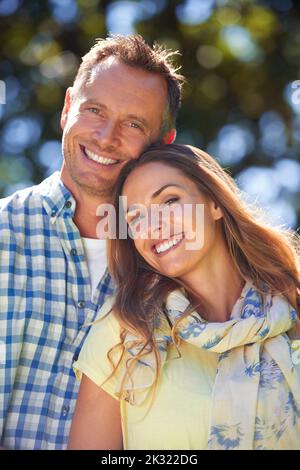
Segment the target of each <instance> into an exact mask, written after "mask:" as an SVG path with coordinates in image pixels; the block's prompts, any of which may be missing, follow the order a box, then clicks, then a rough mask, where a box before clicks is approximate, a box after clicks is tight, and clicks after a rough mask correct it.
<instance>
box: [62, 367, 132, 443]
mask: <svg viewBox="0 0 300 470" xmlns="http://www.w3.org/2000/svg"><path fill="white" fill-rule="evenodd" d="M122 448H123V440H122V427H121V414H120V403H119V401H118V400H116V399H114V398H113V397H111V396H110V395H109V394H108V393H107V392H105V391H104V390H103V389H102V388H100V387H99V386H98V385H96V384H95V383H94V382H92V381H91V380H90V379H89V378H88V377H87V376H86V375H84V374H83V375H82V380H81V384H80V389H79V394H78V399H77V404H76V408H75V413H74V417H73V422H72V427H71V432H70V437H69V444H68V449H73V450H74V449H77V450H84V449H95V450H104V449H106V450H120V449H122Z"/></svg>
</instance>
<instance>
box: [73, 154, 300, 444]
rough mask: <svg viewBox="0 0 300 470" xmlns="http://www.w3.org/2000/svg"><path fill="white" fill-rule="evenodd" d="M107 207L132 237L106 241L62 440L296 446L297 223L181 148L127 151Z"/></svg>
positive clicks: (299, 414) (299, 417)
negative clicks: (265, 216)
mask: <svg viewBox="0 0 300 470" xmlns="http://www.w3.org/2000/svg"><path fill="white" fill-rule="evenodd" d="M119 196H123V198H122V201H121V203H120V206H119V205H118V202H119ZM125 197H126V198H127V199H126V201H125ZM115 207H117V208H118V207H119V209H118V210H117V212H118V213H117V220H119V221H121V222H122V220H123V219H122V217H123V216H124V217H125V218H126V222H127V224H128V228H129V231H130V235H131V237H127V239H114V240H113V239H112V240H110V241H109V245H108V259H109V267H110V270H111V273H112V275H113V277H114V279H115V281H116V285H117V293H116V295H115V297H114V298H113V299H111V300H110V302H109V303H108V304H106V305H105V306H104V307H103V309H102V315H101V318H100V320H99V321H97V322H96V323H95V324H94V325H93V326H92V328H91V331H90V333H89V336H88V339H87V340H86V343H85V345H84V347H83V349H82V352H81V354H80V356H79V359H78V361H77V363H75V370H76V371H77V373H78V376H81V374H82V381H81V386H80V392H79V398H78V403H77V407H76V411H75V416H74V420H73V424H72V429H71V434H70V443H69V447H70V448H77V449H80V448H81V449H88V448H94V449H120V448H122V446H123V447H124V448H125V449H300V364H299V363H300V354H299V350H300V341H299V340H297V339H295V338H297V337H299V338H300V336H297V335H298V334H299V317H298V314H299V285H300V283H299V265H298V257H297V250H298V248H299V239H298V238H297V236H296V234H292V233H288V232H279V231H277V230H276V229H274V228H271V227H268V226H267V225H266V224H264V223H263V222H261V221H258V220H257V218H256V217H255V215H254V214H253V213H252V212H251V211H250V210H249V208H247V207H246V206H245V204H244V203H243V202H242V201H241V199H240V197H239V193H238V190H237V188H236V185H235V183H234V181H233V180H232V178H231V177H230V176H229V175H228V174H227V173H225V171H223V170H222V169H221V167H220V166H219V165H218V163H217V162H216V161H215V160H214V159H213V158H211V157H210V156H209V155H207V154H206V153H205V152H203V151H201V150H198V149H196V148H193V147H190V146H183V145H166V146H159V147H152V148H150V149H149V150H147V151H146V152H145V153H144V154H143V155H142V156H141V158H140V159H139V160H138V161H132V162H130V163H128V164H127V165H126V166H125V167H124V169H123V170H122V173H121V174H120V177H119V179H118V183H117V187H116V191H115ZM119 212H120V213H119ZM298 348H299V349H298Z"/></svg>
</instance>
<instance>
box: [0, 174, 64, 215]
mask: <svg viewBox="0 0 300 470" xmlns="http://www.w3.org/2000/svg"><path fill="white" fill-rule="evenodd" d="M57 179H59V172H56V173H53V174H52V175H51V176H49V177H48V178H46V179H44V180H43V181H42V182H41V183H39V184H36V185H33V186H30V187H28V188H24V189H20V190H18V191H16V192H15V193H13V194H11V195H10V196H8V197H5V198H2V199H0V217H1V216H4V214H5V213H11V212H15V211H19V210H22V211H26V208H29V207H35V206H36V207H41V198H42V197H43V196H44V195H45V194H46V193H47V192H48V191H49V187H51V186H53V184H54V183H56V182H57Z"/></svg>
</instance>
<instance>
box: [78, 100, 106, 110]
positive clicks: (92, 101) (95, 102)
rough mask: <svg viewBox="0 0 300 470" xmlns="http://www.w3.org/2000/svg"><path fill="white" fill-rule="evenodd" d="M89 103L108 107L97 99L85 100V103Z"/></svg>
mask: <svg viewBox="0 0 300 470" xmlns="http://www.w3.org/2000/svg"><path fill="white" fill-rule="evenodd" d="M87 104H94V105H96V106H99V107H100V108H104V109H107V106H105V104H103V103H99V101H97V100H92V99H89V100H86V101H84V102H83V105H87Z"/></svg>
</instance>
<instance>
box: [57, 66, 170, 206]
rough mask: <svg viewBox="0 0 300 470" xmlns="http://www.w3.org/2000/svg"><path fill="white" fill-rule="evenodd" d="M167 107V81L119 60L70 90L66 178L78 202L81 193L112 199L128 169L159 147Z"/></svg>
mask: <svg viewBox="0 0 300 470" xmlns="http://www.w3.org/2000/svg"><path fill="white" fill-rule="evenodd" d="M166 103H167V85H166V82H165V80H164V79H163V78H162V77H160V76H158V75H155V74H152V73H148V72H145V71H143V70H139V69H134V68H132V67H128V66H127V65H125V64H124V63H122V62H121V61H118V60H117V59H115V58H108V59H106V60H104V61H103V62H101V63H100V64H99V65H97V66H96V67H95V68H94V70H93V73H92V76H91V81H90V83H89V84H88V85H85V84H83V85H82V86H81V87H80V89H78V90H77V89H75V90H74V89H68V91H67V94H66V98H65V105H64V109H63V112H62V117H61V126H62V129H63V154H64V164H63V168H62V173H61V176H62V180H63V181H64V183H65V184H66V185H67V187H68V188H69V189H70V190H71V191H72V192H73V194H74V195H75V197H76V194H78V191H79V192H82V191H83V192H84V193H86V194H89V195H91V196H94V197H99V198H109V197H110V196H111V193H112V190H113V187H114V184H115V181H116V179H117V177H118V175H119V173H120V170H121V168H122V167H123V166H124V165H125V163H126V162H127V161H128V160H131V159H136V158H138V157H139V155H140V154H141V152H142V151H143V150H144V149H145V148H146V147H147V146H148V145H150V144H151V143H153V142H157V141H158V139H159V135H160V129H161V125H162V120H163V115H164V112H165V109H166ZM167 139H169V135H167V136H165V137H164V138H163V139H162V141H163V142H166V140H167Z"/></svg>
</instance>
